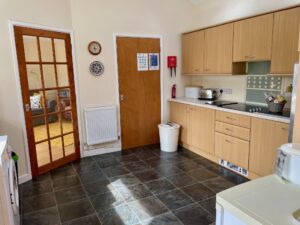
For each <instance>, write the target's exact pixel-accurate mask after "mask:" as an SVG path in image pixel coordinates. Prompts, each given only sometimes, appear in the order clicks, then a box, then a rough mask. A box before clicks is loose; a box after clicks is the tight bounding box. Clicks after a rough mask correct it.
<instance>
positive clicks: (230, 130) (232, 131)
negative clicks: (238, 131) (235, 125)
mask: <svg viewBox="0 0 300 225" xmlns="http://www.w3.org/2000/svg"><path fill="white" fill-rule="evenodd" d="M225 130H227V131H229V132H233V130H231V129H229V128H225Z"/></svg>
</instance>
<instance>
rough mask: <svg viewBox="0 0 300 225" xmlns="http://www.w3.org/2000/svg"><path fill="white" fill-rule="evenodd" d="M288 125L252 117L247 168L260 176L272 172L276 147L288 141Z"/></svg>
mask: <svg viewBox="0 0 300 225" xmlns="http://www.w3.org/2000/svg"><path fill="white" fill-rule="evenodd" d="M288 131H289V125H288V124H284V123H278V122H274V121H270V120H264V119H258V118H252V122H251V138H250V140H251V143H250V158H249V170H250V171H251V172H254V173H256V174H257V175H260V176H266V175H270V174H272V173H274V169H275V161H276V156H277V149H278V148H279V147H280V146H281V145H283V144H285V143H287V142H288Z"/></svg>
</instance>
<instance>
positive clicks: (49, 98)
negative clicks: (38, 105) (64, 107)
mask: <svg viewBox="0 0 300 225" xmlns="http://www.w3.org/2000/svg"><path fill="white" fill-rule="evenodd" d="M45 107H46V109H47V113H53V112H58V107H59V105H58V92H57V90H49V91H45Z"/></svg>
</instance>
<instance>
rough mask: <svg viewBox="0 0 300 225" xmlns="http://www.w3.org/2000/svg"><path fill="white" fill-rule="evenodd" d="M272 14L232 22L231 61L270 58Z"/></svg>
mask: <svg viewBox="0 0 300 225" xmlns="http://www.w3.org/2000/svg"><path fill="white" fill-rule="evenodd" d="M272 33H273V14H267V15H263V16H257V17H254V18H250V19H246V20H241V21H238V22H235V23H234V41H233V61H234V62H244V61H263V60H271V50H272Z"/></svg>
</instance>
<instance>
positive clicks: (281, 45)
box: [271, 7, 300, 75]
mask: <svg viewBox="0 0 300 225" xmlns="http://www.w3.org/2000/svg"><path fill="white" fill-rule="evenodd" d="M299 25H300V7H298V8H293V9H289V10H284V11H280V12H276V13H275V14H274V31H273V44H272V61H271V74H287V75H291V74H293V72H294V64H295V63H297V62H299V53H298V51H297V47H298V39H299Z"/></svg>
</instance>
